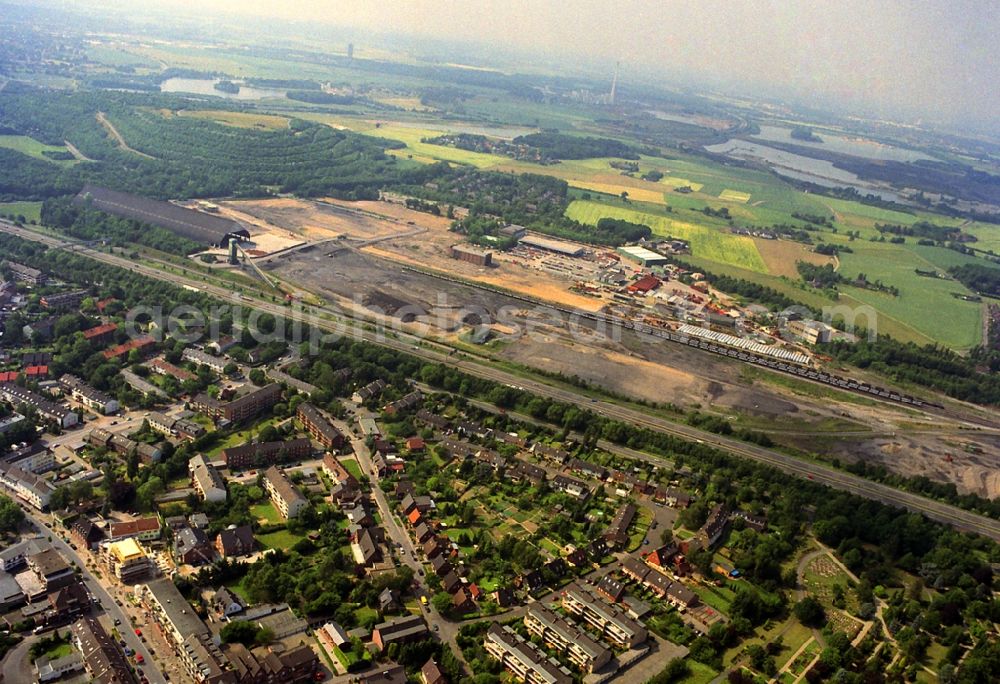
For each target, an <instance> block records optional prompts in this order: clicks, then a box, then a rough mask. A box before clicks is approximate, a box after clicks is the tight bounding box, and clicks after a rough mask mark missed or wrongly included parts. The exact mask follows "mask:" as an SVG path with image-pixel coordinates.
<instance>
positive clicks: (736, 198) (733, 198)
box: [719, 188, 750, 204]
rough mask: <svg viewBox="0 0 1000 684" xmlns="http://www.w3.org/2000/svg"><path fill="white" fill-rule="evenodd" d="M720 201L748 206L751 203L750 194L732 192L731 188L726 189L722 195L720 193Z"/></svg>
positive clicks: (737, 191)
mask: <svg viewBox="0 0 1000 684" xmlns="http://www.w3.org/2000/svg"><path fill="white" fill-rule="evenodd" d="M719 199H723V200H728V201H730V202H740V203H742V204H746V203H747V202H749V201H750V193H749V192H740V191H739V190H730V189H729V188H726V189H725V190H723V191H722V192H721V193H719Z"/></svg>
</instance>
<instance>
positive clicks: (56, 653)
mask: <svg viewBox="0 0 1000 684" xmlns="http://www.w3.org/2000/svg"><path fill="white" fill-rule="evenodd" d="M72 652H73V646H72V644H70V643H68V642H66V643H61V644H59V645H58V646H56V647H54V648H50V649H49V650H48V651H46V652H45V655H46V656H48V657H49V659H50V660H55V659H56V658H62V657H65V656H68V655H69V654H70V653H72Z"/></svg>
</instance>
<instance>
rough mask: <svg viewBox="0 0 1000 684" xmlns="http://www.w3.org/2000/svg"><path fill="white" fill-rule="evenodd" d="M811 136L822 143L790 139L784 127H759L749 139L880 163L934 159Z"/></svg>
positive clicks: (912, 152)
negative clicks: (756, 132)
mask: <svg viewBox="0 0 1000 684" xmlns="http://www.w3.org/2000/svg"><path fill="white" fill-rule="evenodd" d="M813 135H815V136H816V137H818V138H820V139H821V140H822V141H823V142H821V143H817V142H808V141H806V140H796V139H795V138H793V137H792V129H791V128H786V127H785V126H761V127H760V133H758V134H757V135H754V136H751V137H753V138H755V139H757V140H763V141H765V142H780V143H788V144H791V145H801V146H803V147H814V148H816V149H818V150H829V151H830V152H836V153H838V154H850V155H853V156H855V157H863V158H865V159H877V160H881V161H898V162H914V161H918V160H921V159H934V157H933V156H931V155H929V154H925V153H923V152H917V151H916V150H908V149H905V148H902V147H896V146H895V145H888V144H885V143H880V142H875V141H874V140H869V139H867V138H852V137H847V136H843V135H833V134H830V133H822V132H818V131H813Z"/></svg>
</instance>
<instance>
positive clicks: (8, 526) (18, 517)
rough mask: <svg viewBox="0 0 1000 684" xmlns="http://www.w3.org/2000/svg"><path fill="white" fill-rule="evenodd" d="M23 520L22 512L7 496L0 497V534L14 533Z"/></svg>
mask: <svg viewBox="0 0 1000 684" xmlns="http://www.w3.org/2000/svg"><path fill="white" fill-rule="evenodd" d="M23 520H24V511H22V510H21V507H20V506H18V505H17V504H16V503H14V500H13V499H11V498H10V497H8V496H0V532H16V531H17V528H18V527H19V526H20V525H21V522H22V521H23Z"/></svg>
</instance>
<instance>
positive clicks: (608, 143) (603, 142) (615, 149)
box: [514, 132, 639, 159]
mask: <svg viewBox="0 0 1000 684" xmlns="http://www.w3.org/2000/svg"><path fill="white" fill-rule="evenodd" d="M514 144H515V145H517V144H521V145H529V146H530V147H534V148H536V149H538V150H540V151H541V152H542V153H543V154H544V155H545V156H546V157H550V158H552V159H591V158H593V157H618V158H620V159H638V158H639V151H638V150H637V149H636V148H634V147H632V146H631V145H626V144H625V143H623V142H619V141H618V140H612V139H610V138H592V137H580V136H575V135H566V134H564V133H554V132H543V133H531V134H529V135H521V136H518V137H516V138H514Z"/></svg>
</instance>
